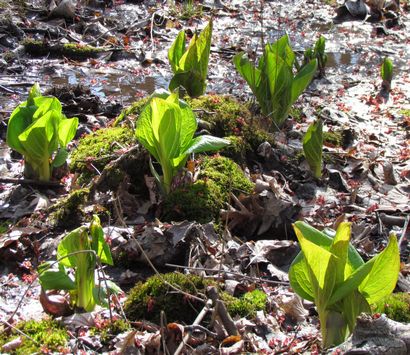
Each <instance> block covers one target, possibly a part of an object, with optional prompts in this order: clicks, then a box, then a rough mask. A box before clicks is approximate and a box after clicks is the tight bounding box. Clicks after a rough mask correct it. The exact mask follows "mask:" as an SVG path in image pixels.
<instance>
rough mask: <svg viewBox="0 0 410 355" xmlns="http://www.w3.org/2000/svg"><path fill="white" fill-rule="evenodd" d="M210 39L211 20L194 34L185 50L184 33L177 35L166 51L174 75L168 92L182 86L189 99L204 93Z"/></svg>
mask: <svg viewBox="0 0 410 355" xmlns="http://www.w3.org/2000/svg"><path fill="white" fill-rule="evenodd" d="M211 38H212V20H211V21H209V23H208V25H207V26H206V27H205V29H204V30H203V31H202V32H201V33H200V34H199V35H198V34H197V33H195V34H194V36H193V37H192V39H191V41H190V42H189V45H188V48H185V43H186V35H185V31H181V32H180V33H179V34H178V36H177V38H176V39H175V41H174V43H173V44H172V46H171V48H170V49H169V51H168V59H169V63H170V64H171V68H172V71H173V73H174V76H173V78H172V79H171V82H170V84H169V90H171V91H174V90H175V89H177V88H178V87H180V86H182V87H183V88H185V90H186V91H187V93H188V95H189V96H191V97H198V96H201V95H203V94H204V93H205V89H206V76H207V74H208V61H209V53H210V51H211Z"/></svg>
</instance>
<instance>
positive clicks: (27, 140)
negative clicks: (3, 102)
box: [7, 84, 78, 181]
mask: <svg viewBox="0 0 410 355" xmlns="http://www.w3.org/2000/svg"><path fill="white" fill-rule="evenodd" d="M77 127H78V118H77V117H74V118H71V119H67V118H66V117H65V116H64V115H63V113H62V107H61V103H60V101H59V100H58V99H56V98H55V97H48V96H42V95H41V93H40V87H39V85H38V84H34V86H33V87H32V88H31V90H30V93H29V97H28V99H27V101H25V102H23V103H21V104H20V105H19V106H17V108H16V109H15V110H14V111H13V112H12V114H11V116H10V119H9V122H8V127H7V144H8V146H9V147H10V148H11V149H14V150H16V151H17V152H19V153H20V154H22V155H23V156H24V163H25V175H26V177H29V178H34V179H37V180H42V181H48V180H50V177H51V172H52V169H53V168H54V167H58V166H61V165H62V164H64V163H65V161H66V159H67V156H68V153H67V150H66V147H67V144H68V143H69V142H70V141H71V140H72V139H73V138H74V136H75V133H76V131H77Z"/></svg>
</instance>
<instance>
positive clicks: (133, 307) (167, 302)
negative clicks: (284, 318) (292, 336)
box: [124, 273, 266, 324]
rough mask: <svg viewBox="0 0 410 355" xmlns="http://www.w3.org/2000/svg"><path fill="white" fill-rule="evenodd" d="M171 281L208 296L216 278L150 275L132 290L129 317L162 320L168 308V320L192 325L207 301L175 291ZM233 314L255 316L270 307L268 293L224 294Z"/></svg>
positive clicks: (184, 289) (199, 294)
mask: <svg viewBox="0 0 410 355" xmlns="http://www.w3.org/2000/svg"><path fill="white" fill-rule="evenodd" d="M163 280H165V281H166V282H167V283H169V284H171V285H173V286H175V287H177V288H178V289H180V290H182V291H184V292H186V293H189V294H192V295H195V296H199V297H201V298H203V299H205V296H204V295H205V292H206V287H207V286H210V285H214V284H215V283H214V281H211V280H207V279H203V278H201V277H199V276H195V275H184V274H180V273H169V274H162V275H161V276H159V275H155V276H152V277H150V278H149V279H148V280H147V281H146V282H145V283H142V282H139V283H138V284H136V285H135V286H134V288H133V289H132V290H131V291H130V294H129V296H128V299H127V301H126V302H125V306H124V310H125V314H126V316H127V318H128V319H129V320H132V321H137V320H142V319H145V320H149V321H153V322H155V323H159V321H160V312H161V311H164V312H165V315H166V317H167V321H168V322H175V321H179V322H184V323H187V324H192V322H193V321H194V320H195V318H196V316H197V315H198V313H199V312H200V311H201V309H202V308H203V306H204V302H200V301H198V300H194V299H192V298H189V296H186V295H184V294H182V293H180V292H177V291H175V289H173V288H172V287H170V286H169V285H167V283H165V282H164V281H163ZM220 298H221V299H222V301H224V302H225V304H226V306H227V308H228V311H229V313H230V314H231V316H237V315H238V316H241V317H243V316H251V317H252V316H254V315H255V314H256V311H257V310H263V309H265V308H266V295H265V293H264V292H262V291H259V290H255V291H252V292H248V293H245V294H244V295H243V296H242V297H241V298H236V297H233V296H230V295H229V294H227V293H226V292H221V293H220Z"/></svg>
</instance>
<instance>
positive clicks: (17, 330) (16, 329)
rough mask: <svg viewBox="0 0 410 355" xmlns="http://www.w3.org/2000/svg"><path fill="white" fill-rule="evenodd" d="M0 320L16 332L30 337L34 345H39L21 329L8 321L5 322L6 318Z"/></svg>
mask: <svg viewBox="0 0 410 355" xmlns="http://www.w3.org/2000/svg"><path fill="white" fill-rule="evenodd" d="M0 322H2V323H4V324H5V325H7V326H8V327H10V328H13V329H14V330H15V331H16V332H17V333H19V334H21V335H23V336H25V337H26V338H28V339H30V340H31V341H32V342H33V343H35V344H36V345H38V346H40V345H41V344H40V343H39V342H38V341H36V340H34V339H33V338H32V337H31V336H30V335H28V334H26V333H24V332H23V331H21V330H20V329H18V328H16V327H15V326H14V325H13V324H10V323H9V322H7V321H6V320H4V319H0Z"/></svg>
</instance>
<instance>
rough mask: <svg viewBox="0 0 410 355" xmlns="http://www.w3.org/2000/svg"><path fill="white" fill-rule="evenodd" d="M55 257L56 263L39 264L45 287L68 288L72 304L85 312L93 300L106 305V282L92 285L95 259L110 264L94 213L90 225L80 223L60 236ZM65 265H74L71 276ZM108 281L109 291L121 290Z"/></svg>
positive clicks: (110, 260)
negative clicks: (53, 265) (55, 265)
mask: <svg viewBox="0 0 410 355" xmlns="http://www.w3.org/2000/svg"><path fill="white" fill-rule="evenodd" d="M57 258H58V260H59V262H58V267H56V268H53V269H50V265H51V264H50V263H44V264H42V265H40V267H39V274H40V276H39V280H40V284H41V287H42V288H43V289H44V290H68V291H70V296H71V302H72V304H73V306H75V307H77V308H80V309H83V310H86V311H87V312H90V311H92V310H93V309H94V307H95V305H96V304H100V305H104V306H107V304H108V303H107V290H106V289H105V288H104V287H105V282H104V283H103V284H102V285H98V286H96V285H95V268H96V264H97V260H99V262H100V263H104V264H108V265H113V261H112V257H111V252H110V248H109V246H108V244H107V242H106V241H105V239H104V232H103V230H102V227H101V224H100V220H99V218H98V217H97V216H94V217H93V220H92V221H91V224H90V226H89V227H85V226H83V227H79V228H77V229H75V230H73V231H72V232H70V233H68V234H67V235H66V236H65V237H64V238H63V239H62V240H61V242H60V244H59V245H58V248H57ZM97 258H98V259H97ZM66 268H71V269H74V271H75V272H74V274H75V277H74V280H72V279H71V277H70V276H69V275H68V273H67V270H66ZM107 284H108V287H109V289H110V293H118V292H119V291H120V289H119V288H118V287H117V286H116V285H115V284H113V283H112V282H110V281H107Z"/></svg>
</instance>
